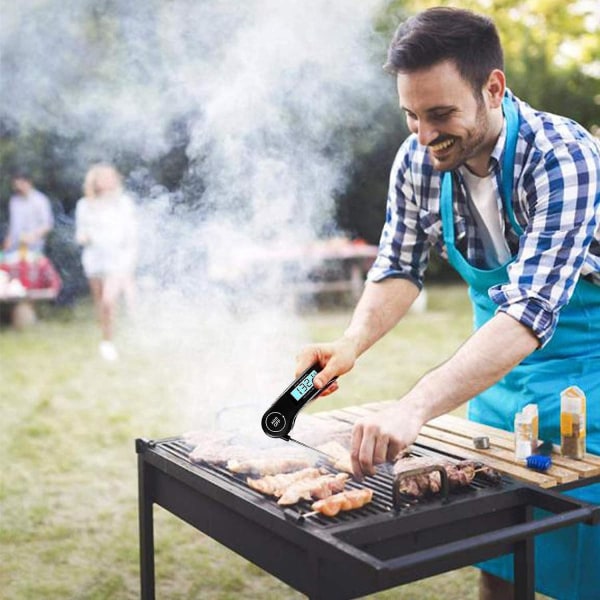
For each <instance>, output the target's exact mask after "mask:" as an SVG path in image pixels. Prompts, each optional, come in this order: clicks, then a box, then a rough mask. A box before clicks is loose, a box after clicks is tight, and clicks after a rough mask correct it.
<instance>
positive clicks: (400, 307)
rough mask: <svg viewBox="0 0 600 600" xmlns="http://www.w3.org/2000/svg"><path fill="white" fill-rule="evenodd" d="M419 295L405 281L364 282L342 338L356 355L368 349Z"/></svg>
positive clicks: (403, 313) (407, 281) (414, 288)
mask: <svg viewBox="0 0 600 600" xmlns="http://www.w3.org/2000/svg"><path fill="white" fill-rule="evenodd" d="M418 295H419V288H418V287H417V286H416V285H415V284H414V283H412V282H411V281H409V280H407V279H386V280H384V281H381V282H378V283H373V282H367V284H366V285H365V289H364V292H363V294H362V296H361V299H360V301H359V303H358V304H357V306H356V309H355V310H354V314H353V315H352V320H351V321H350V325H349V326H348V328H347V329H346V331H345V332H344V337H345V338H347V339H350V340H352V342H353V343H354V345H355V348H356V356H360V355H361V354H362V353H363V352H365V351H366V350H368V349H369V348H370V347H371V346H372V345H373V344H374V343H375V342H376V341H377V340H379V339H380V338H381V337H383V336H384V335H385V334H386V333H387V332H388V331H389V330H390V329H392V328H393V327H394V326H395V325H396V324H397V323H398V321H399V320H400V319H401V318H402V317H403V316H404V315H405V314H406V312H407V311H408V309H409V308H410V306H411V304H412V303H413V302H414V301H415V299H416V297H417V296H418Z"/></svg>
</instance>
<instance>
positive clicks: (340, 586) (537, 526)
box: [136, 439, 600, 600]
mask: <svg viewBox="0 0 600 600" xmlns="http://www.w3.org/2000/svg"><path fill="white" fill-rule="evenodd" d="M414 448H415V453H416V454H423V455H436V456H438V457H440V456H443V458H448V457H447V456H445V455H442V454H441V453H439V452H436V451H433V450H431V449H429V448H427V447H425V446H418V445H416V446H414ZM136 450H137V453H138V475H139V526H140V566H141V596H142V599H143V600H153V599H154V598H155V580H154V524H153V505H154V504H158V505H159V506H161V507H163V508H164V509H166V510H167V511H169V512H171V513H172V514H174V515H176V516H178V517H179V518H181V519H183V520H184V521H186V522H187V523H189V524H190V525H192V526H194V527H196V528H197V529H199V530H200V531H202V532H204V533H205V534H207V535H209V536H210V537H212V538H214V539H215V540H217V541H218V542H220V543H222V544H224V545H225V546H227V547H228V548H230V549H231V550H233V551H235V552H237V553H238V554H240V555H241V556H243V557H245V558H246V559H248V560H250V561H251V562H253V563H255V564H256V565H258V566H259V567H261V568H263V569H265V570H266V571H268V572H269V573H271V574H273V575H275V576H276V577H278V578H279V579H281V580H282V581H284V582H286V583H287V584H288V585H290V586H291V587H293V588H294V589H296V590H298V591H300V592H302V593H304V594H306V595H307V596H308V597H309V598H311V599H313V600H319V599H327V600H336V599H340V600H341V599H347V598H356V597H360V596H364V595H367V594H371V593H374V592H377V591H380V590H384V589H388V588H391V587H395V586H398V585H401V584H404V583H409V582H411V581H415V580H417V579H421V578H424V577H430V576H432V575H436V574H439V573H443V572H445V571H449V570H453V569H457V568H460V567H463V566H467V565H470V564H473V563H474V562H478V561H481V560H486V559H488V558H492V557H495V556H499V555H501V554H506V553H509V552H513V553H514V567H515V586H516V588H515V590H516V598H517V600H525V599H527V600H533V598H534V552H533V538H534V536H535V535H538V534H540V533H544V532H547V531H551V530H553V529H557V528H560V527H565V526H568V525H571V524H574V523H580V522H586V523H588V524H595V523H596V522H598V521H599V520H600V507H596V506H590V505H587V504H584V503H582V502H579V501H577V500H575V499H573V498H570V497H566V496H562V495H560V494H558V493H556V492H551V491H548V490H541V489H539V488H536V487H533V486H531V485H529V484H525V483H521V482H517V481H515V480H513V479H511V478H509V477H503V479H502V482H501V483H500V484H499V485H492V484H491V483H488V482H486V481H484V480H481V479H480V478H479V477H478V476H476V478H475V479H474V480H473V482H472V484H471V485H470V486H469V488H467V489H466V490H464V491H462V492H460V493H452V494H450V496H449V498H448V499H447V500H442V499H440V498H431V499H424V500H421V501H418V502H415V501H414V500H411V499H410V498H404V499H403V500H402V501H401V503H400V504H399V505H398V506H397V507H394V502H393V497H392V495H393V494H392V490H393V485H392V484H393V478H392V476H391V475H390V474H389V473H387V472H385V471H379V472H378V473H377V475H375V476H373V477H367V478H366V479H365V481H364V485H366V486H368V487H370V488H372V489H373V490H374V499H373V502H372V503H371V504H369V505H366V506H365V507H363V508H361V509H358V510H355V511H350V512H345V513H344V512H342V513H339V514H338V516H337V517H334V518H328V517H324V516H320V515H316V516H313V517H310V518H307V519H306V520H305V521H304V522H301V520H299V519H295V518H294V516H297V515H299V514H302V513H304V512H307V511H309V510H310V508H309V503H307V502H304V503H300V504H298V505H295V506H294V507H292V508H291V509H287V510H286V511H284V510H282V507H280V506H278V505H277V504H276V503H275V502H274V501H273V500H272V499H270V498H267V497H265V496H263V495H261V494H259V493H258V492H255V491H254V490H252V489H250V488H249V487H248V486H247V485H246V484H245V483H244V480H243V478H240V477H237V476H235V475H233V474H232V473H230V472H229V471H227V470H226V469H221V468H217V467H213V466H208V465H197V464H193V463H191V461H190V460H189V459H188V452H189V447H187V446H186V445H185V443H184V442H183V441H182V440H180V439H168V440H159V441H152V440H145V439H138V440H136ZM349 486H350V487H356V486H359V484H357V483H355V482H350V484H349ZM536 508H539V509H543V510H544V511H547V513H544V515H545V516H544V517H543V518H540V519H534V514H533V513H534V509H536ZM290 516H291V518H290Z"/></svg>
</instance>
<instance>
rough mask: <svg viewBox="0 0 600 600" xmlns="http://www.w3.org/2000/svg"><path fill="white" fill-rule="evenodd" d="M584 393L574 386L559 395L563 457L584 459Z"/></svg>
mask: <svg viewBox="0 0 600 600" xmlns="http://www.w3.org/2000/svg"><path fill="white" fill-rule="evenodd" d="M585 401H586V398H585V393H584V392H583V390H581V389H580V388H578V387H577V386H576V385H572V386H570V387H568V388H567V389H565V390H563V391H562V392H561V394H560V451H561V454H562V455H563V456H568V457H569V458H576V459H578V460H582V459H583V458H585V442H586V431H585Z"/></svg>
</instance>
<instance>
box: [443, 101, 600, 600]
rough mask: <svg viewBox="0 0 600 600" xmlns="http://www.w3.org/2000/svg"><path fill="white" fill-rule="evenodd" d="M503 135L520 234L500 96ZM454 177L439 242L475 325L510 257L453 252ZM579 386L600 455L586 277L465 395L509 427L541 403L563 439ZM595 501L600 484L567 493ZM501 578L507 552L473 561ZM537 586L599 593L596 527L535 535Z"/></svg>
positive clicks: (599, 292) (586, 598) (597, 296)
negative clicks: (568, 406)
mask: <svg viewBox="0 0 600 600" xmlns="http://www.w3.org/2000/svg"><path fill="white" fill-rule="evenodd" d="M502 107H503V111H504V116H505V119H506V123H507V137H506V145H505V148H504V158H503V161H502V186H501V195H502V201H503V205H504V209H505V211H506V214H507V215H508V217H509V219H510V222H511V223H512V225H513V227H514V229H515V231H516V232H517V234H518V235H521V234H522V232H523V231H522V228H521V227H520V226H519V224H518V223H517V222H516V219H515V216H514V212H513V208H512V201H511V200H512V186H513V171H514V157H515V148H516V142H517V136H518V131H519V117H518V114H517V111H516V109H515V107H514V105H513V104H512V102H510V100H508V98H505V99H504V101H503V104H502ZM452 193H453V192H452V176H451V174H450V173H449V172H445V173H443V175H442V191H441V214H442V227H443V235H444V243H445V245H446V250H447V253H448V260H449V262H450V264H451V265H452V266H453V267H454V268H455V269H456V270H457V271H458V273H459V274H460V275H461V277H462V278H463V279H464V280H465V281H466V283H467V284H468V285H469V296H470V298H471V302H472V305H473V310H474V322H475V328H476V329H477V328H479V327H481V326H482V325H483V324H484V323H486V322H487V321H488V320H489V319H491V318H492V317H493V316H494V314H495V312H496V309H497V308H498V306H497V305H496V304H495V303H494V302H492V300H490V298H489V296H488V289H489V288H490V287H491V286H493V285H499V284H503V283H507V282H508V267H509V265H510V264H511V263H512V262H513V261H514V258H512V259H511V260H509V261H508V262H507V263H506V264H504V265H502V266H500V267H498V268H496V269H489V270H485V269H477V268H475V267H473V266H471V265H470V264H469V263H468V262H467V261H466V259H465V258H464V257H463V255H462V254H461V253H460V252H459V251H458V249H457V248H456V245H455V240H454V221H453V207H452ZM570 385H577V386H579V387H580V388H581V389H582V390H583V391H584V392H585V394H586V396H587V451H588V452H591V453H593V454H600V287H599V286H596V285H594V284H592V283H589V282H588V281H586V280H584V279H580V281H579V282H578V283H577V286H576V288H575V291H574V293H573V296H572V298H571V300H570V301H569V303H568V304H567V305H566V306H564V307H563V308H562V310H561V312H560V318H559V322H558V326H557V328H556V330H555V333H554V335H553V337H552V339H551V340H550V341H549V342H548V343H547V344H546V346H544V347H543V348H541V349H538V350H536V351H535V352H533V353H532V354H531V355H530V356H528V357H527V358H525V359H524V360H523V361H522V362H521V363H520V364H519V365H518V366H517V367H515V368H514V369H513V370H512V371H511V372H510V373H509V374H508V375H506V377H504V378H503V379H502V380H501V381H499V382H498V383H497V384H496V385H494V386H492V387H491V388H489V389H488V390H486V391H485V392H483V393H482V394H480V395H479V396H477V397H476V398H474V399H473V400H471V401H470V402H469V410H468V416H469V419H471V420H473V421H478V422H480V423H485V424H487V425H492V426H493V427H500V428H501V429H505V430H507V431H512V430H513V420H514V416H515V414H516V413H517V412H519V411H521V410H522V408H523V407H524V406H525V405H526V404H529V403H532V402H533V403H535V404H537V405H538V410H539V418H540V430H539V431H540V439H542V440H552V441H553V442H554V443H555V444H560V392H561V390H563V389H565V388H566V387H568V386H570ZM568 493H569V495H571V496H574V497H576V498H580V499H582V500H584V501H586V502H592V503H596V504H600V484H593V485H589V486H587V487H584V488H581V489H580V490H575V491H571V492H568ZM478 566H479V567H481V568H482V569H484V570H485V571H488V572H490V573H493V574H494V575H497V576H498V577H502V578H503V579H508V580H513V560H512V556H511V555H505V556H501V557H499V558H495V559H492V560H489V561H486V562H484V563H481V564H479V565H478ZM535 572H536V589H537V590H538V591H539V592H542V593H544V594H547V595H549V596H552V597H554V598H559V599H560V600H567V599H573V600H575V599H577V600H599V599H600V526H595V527H592V526H589V525H578V526H572V527H568V528H566V529H561V530H559V531H556V532H552V533H548V534H544V535H541V536H538V537H537V538H536V542H535Z"/></svg>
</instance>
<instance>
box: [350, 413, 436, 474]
mask: <svg viewBox="0 0 600 600" xmlns="http://www.w3.org/2000/svg"><path fill="white" fill-rule="evenodd" d="M424 423H425V421H424V420H423V418H422V417H421V416H420V411H418V410H416V409H415V408H414V407H412V406H411V405H409V403H408V402H406V401H399V402H396V403H394V404H393V405H392V406H391V407H390V408H386V409H385V410H382V411H379V412H377V413H375V414H373V415H370V416H368V417H365V418H363V419H361V420H360V421H357V422H356V423H355V425H354V428H353V429H352V450H351V456H352V469H353V471H354V475H355V476H356V477H358V478H359V479H361V478H362V477H363V476H365V475H374V474H375V465H377V464H380V463H384V462H387V461H393V460H394V459H395V458H396V456H398V454H399V453H400V452H402V451H403V450H405V449H406V448H408V447H409V446H410V445H411V444H412V443H413V442H414V441H415V439H416V438H417V435H418V434H419V431H420V429H421V427H422V426H423V424H424Z"/></svg>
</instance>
